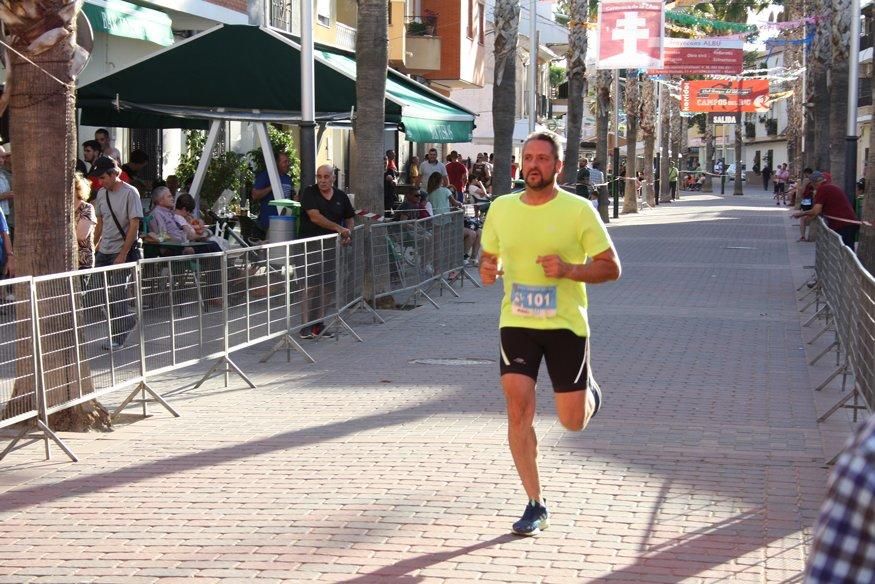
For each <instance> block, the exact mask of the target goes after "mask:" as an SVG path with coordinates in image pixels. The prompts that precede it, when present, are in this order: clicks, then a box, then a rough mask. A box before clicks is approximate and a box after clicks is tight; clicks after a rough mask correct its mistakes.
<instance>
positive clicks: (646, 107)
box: [641, 77, 656, 207]
mask: <svg viewBox="0 0 875 584" xmlns="http://www.w3.org/2000/svg"><path fill="white" fill-rule="evenodd" d="M655 86H656V82H655V81H653V80H652V79H650V78H648V77H645V78H644V81H643V83H642V85H641V135H642V137H643V138H644V169H643V170H644V200H645V201H647V204H648V205H650V206H651V207H653V206H655V205H656V197H655V196H654V192H653V186H654V173H653V162H654V160H653V158H654V156H653V152H654V150H655V145H656V144H655V143H656V87H655Z"/></svg>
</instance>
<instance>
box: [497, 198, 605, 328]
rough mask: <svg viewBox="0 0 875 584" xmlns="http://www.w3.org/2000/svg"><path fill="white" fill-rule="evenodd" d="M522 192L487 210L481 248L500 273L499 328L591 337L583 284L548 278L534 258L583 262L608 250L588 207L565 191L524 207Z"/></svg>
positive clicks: (597, 220) (599, 223) (594, 214)
mask: <svg viewBox="0 0 875 584" xmlns="http://www.w3.org/2000/svg"><path fill="white" fill-rule="evenodd" d="M521 196H522V195H521V194H514V195H503V196H501V197H498V198H497V199H496V200H495V201H494V202H493V203H492V205H491V206H490V207H489V213H488V214H487V216H486V224H485V225H484V226H483V236H482V240H481V246H482V248H483V250H484V251H486V252H488V253H491V254H494V255H497V256H498V257H499V262H500V266H501V267H502V269H503V270H504V276H503V279H504V298H503V300H502V301H501V319H500V322H499V327H523V328H531V329H539V330H552V329H569V330H571V331H572V332H574V334H576V335H578V336H581V337H588V336H589V323H588V322H587V317H586V307H587V299H586V286H585V285H584V284H583V283H582V282H575V281H573V280H569V279H567V278H559V279H556V278H548V277H546V276H545V275H544V269H543V268H542V267H541V265H540V264H538V263H537V261H536V260H537V259H538V256H546V255H553V254H556V255H558V256H559V257H561V258H562V260H563V261H565V262H568V263H572V264H583V263H585V262H586V261H587V259H588V258H591V257H593V256H596V255H598V254H600V253H602V252H603V251H606V250H608V249H609V248H610V247H611V239H610V237H609V236H608V231H607V229H605V226H604V224H603V223H602V220H601V218H600V217H599V216H598V213H597V212H596V210H595V208H594V207H593V206H592V204H591V203H590V202H589V201H588V200H586V199H583V198H581V197H578V196H576V195H572V194H571V193H568V192H566V191H562V190H560V191H558V192H557V194H556V197H555V198H554V199H552V200H551V201H550V202H549V203H545V204H543V205H527V204H525V203H523V202H522V200H521V199H520V197H521Z"/></svg>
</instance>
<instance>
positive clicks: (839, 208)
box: [793, 171, 860, 249]
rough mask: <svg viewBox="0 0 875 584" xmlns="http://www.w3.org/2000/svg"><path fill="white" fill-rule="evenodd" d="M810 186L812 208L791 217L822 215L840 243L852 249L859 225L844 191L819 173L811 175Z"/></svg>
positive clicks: (815, 172)
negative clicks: (840, 239) (812, 190)
mask: <svg viewBox="0 0 875 584" xmlns="http://www.w3.org/2000/svg"><path fill="white" fill-rule="evenodd" d="M810 180H811V184H813V185H814V188H815V189H816V190H815V193H814V206H813V207H812V208H811V209H810V210H808V211H799V212H797V213H793V217H797V218H798V217H806V218H808V217H811V218H814V217H817V216H818V215H823V216H824V219H826V224H827V226H828V227H829V228H830V229H832V230H833V231H835V232H836V233H838V234H839V235H840V236H841V238H842V242H843V243H844V244H845V245H846V246H848V247H849V248H851V249H854V239H855V237H856V235H857V231H859V230H860V225H859V224H858V223H857V214H856V213H854V208H853V207H851V203H850V201H848V198H847V197H846V196H845V193H844V191H842V189H840V188H839V187H838V186H836V185H834V184H832V183H831V182H829V181H827V180H826V177H825V176H824V175H823V173H822V172H820V171H814V172H813V173H811V178H810Z"/></svg>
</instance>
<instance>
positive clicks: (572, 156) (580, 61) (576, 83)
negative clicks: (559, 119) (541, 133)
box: [562, 0, 588, 184]
mask: <svg viewBox="0 0 875 584" xmlns="http://www.w3.org/2000/svg"><path fill="white" fill-rule="evenodd" d="M587 4H588V3H587V0H571V1H570V6H569V16H571V19H570V20H569V21H568V29H569V30H568V54H567V57H566V59H567V62H568V115H567V117H566V120H567V121H566V124H565V138H566V142H565V166H564V168H563V170H562V182H563V183H564V184H571V183H574V182H576V181H577V166H578V165H577V161H578V160H579V158H580V134H581V130H582V125H583V111H584V99H585V97H586V44H587V43H586V17H587V8H588V6H587Z"/></svg>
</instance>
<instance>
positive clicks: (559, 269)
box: [536, 255, 571, 278]
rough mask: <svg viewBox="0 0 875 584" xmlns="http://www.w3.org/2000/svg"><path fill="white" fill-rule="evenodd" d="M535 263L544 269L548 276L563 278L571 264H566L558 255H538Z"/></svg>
mask: <svg viewBox="0 0 875 584" xmlns="http://www.w3.org/2000/svg"><path fill="white" fill-rule="evenodd" d="M536 262H537V263H539V264H541V267H542V268H543V269H544V275H545V276H547V277H548V278H564V277H565V276H567V275H568V272H569V271H570V270H571V264H566V263H565V262H563V261H562V258H560V257H559V256H558V255H548V256H538V259H537V260H536Z"/></svg>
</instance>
